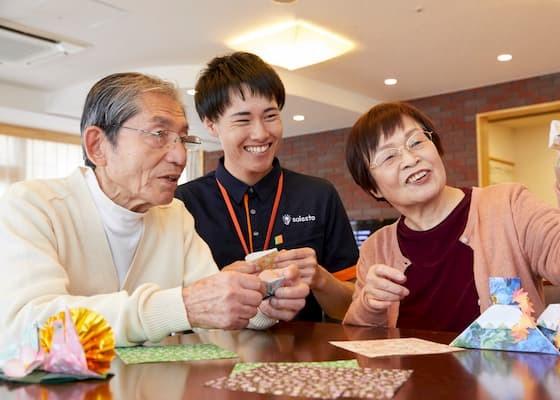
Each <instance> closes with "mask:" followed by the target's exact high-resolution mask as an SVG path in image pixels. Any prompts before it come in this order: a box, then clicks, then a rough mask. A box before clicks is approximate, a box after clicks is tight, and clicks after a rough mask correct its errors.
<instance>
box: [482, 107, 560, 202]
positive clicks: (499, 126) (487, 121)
mask: <svg viewBox="0 0 560 400" xmlns="http://www.w3.org/2000/svg"><path fill="white" fill-rule="evenodd" d="M552 120H560V101H555V102H550V103H542V104H535V105H531V106H527V107H518V108H511V109H505V110H498V111H491V112H487V113H481V114H478V115H477V151H478V184H479V185H480V186H487V185H491V184H494V183H501V182H519V183H522V184H523V185H525V186H527V187H528V188H529V190H530V191H531V192H533V193H534V194H536V195H537V196H538V197H539V198H541V200H543V201H545V202H547V203H548V204H550V205H552V206H556V205H557V200H556V194H555V192H554V182H555V175H554V165H555V162H556V159H557V157H558V153H557V152H556V151H554V150H552V149H549V148H548V137H549V131H550V122H551V121H552Z"/></svg>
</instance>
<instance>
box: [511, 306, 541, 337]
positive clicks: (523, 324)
mask: <svg viewBox="0 0 560 400" xmlns="http://www.w3.org/2000/svg"><path fill="white" fill-rule="evenodd" d="M536 326H537V324H536V322H535V320H534V318H533V317H531V316H529V315H527V314H525V313H522V314H521V318H520V319H519V322H518V323H517V324H515V325H514V326H512V327H511V337H512V338H513V340H514V341H515V342H521V341H522V340H525V339H527V336H529V329H530V328H535V327H536Z"/></svg>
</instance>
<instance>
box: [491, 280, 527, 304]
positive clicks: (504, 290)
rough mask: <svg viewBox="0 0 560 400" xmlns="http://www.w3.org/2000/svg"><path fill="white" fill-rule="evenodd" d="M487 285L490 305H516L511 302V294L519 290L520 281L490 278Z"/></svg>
mask: <svg viewBox="0 0 560 400" xmlns="http://www.w3.org/2000/svg"><path fill="white" fill-rule="evenodd" d="M488 284H489V286H490V297H491V299H492V304H505V305H508V304H516V303H514V301H513V293H515V291H517V290H519V289H521V279H519V278H502V277H490V279H489V282H488Z"/></svg>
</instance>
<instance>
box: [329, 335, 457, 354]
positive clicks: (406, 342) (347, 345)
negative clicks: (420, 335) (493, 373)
mask: <svg viewBox="0 0 560 400" xmlns="http://www.w3.org/2000/svg"><path fill="white" fill-rule="evenodd" d="M329 343H330V344H332V345H333V346H337V347H341V348H343V349H345V350H348V351H352V352H354V353H358V354H361V355H364V356H366V357H385V356H410V355H417V354H439V353H450V352H453V351H461V350H462V349H459V348H457V347H451V346H448V345H446V344H441V343H435V342H430V341H429V340H423V339H417V338H400V339H377V340H353V341H341V342H329Z"/></svg>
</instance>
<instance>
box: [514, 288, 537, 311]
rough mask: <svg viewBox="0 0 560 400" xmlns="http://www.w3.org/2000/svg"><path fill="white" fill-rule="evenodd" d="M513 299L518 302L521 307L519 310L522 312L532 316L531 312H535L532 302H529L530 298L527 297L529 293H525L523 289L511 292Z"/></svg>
mask: <svg viewBox="0 0 560 400" xmlns="http://www.w3.org/2000/svg"><path fill="white" fill-rule="evenodd" d="M512 298H513V301H515V302H516V303H517V304H519V308H521V311H522V312H523V314H526V315H529V316H532V315H533V313H534V312H535V309H534V308H533V304H532V303H531V300H530V299H529V293H527V292H526V291H524V290H523V289H518V290H516V291H515V292H513V296H512Z"/></svg>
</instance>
